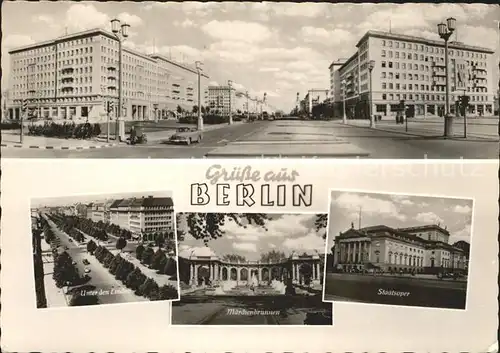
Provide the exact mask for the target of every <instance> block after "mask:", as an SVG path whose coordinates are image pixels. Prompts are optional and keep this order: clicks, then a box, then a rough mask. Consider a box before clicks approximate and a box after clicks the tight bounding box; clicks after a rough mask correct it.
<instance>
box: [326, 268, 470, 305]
mask: <svg viewBox="0 0 500 353" xmlns="http://www.w3.org/2000/svg"><path fill="white" fill-rule="evenodd" d="M384 291H386V292H384ZM387 291H389V292H391V291H396V292H401V293H407V294H406V295H404V296H398V295H393V294H387ZM466 295H467V283H466V282H462V281H457V282H455V281H439V280H430V279H415V278H397V277H384V276H367V275H356V274H338V273H328V274H327V275H326V280H325V300H329V301H336V300H338V301H359V302H365V303H378V304H392V305H405V306H421V307H439V308H453V309H465V304H466Z"/></svg>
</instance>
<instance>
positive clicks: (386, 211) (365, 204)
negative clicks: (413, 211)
mask: <svg viewBox="0 0 500 353" xmlns="http://www.w3.org/2000/svg"><path fill="white" fill-rule="evenodd" d="M332 202H333V204H334V205H336V206H337V207H340V208H342V209H345V210H347V211H351V212H352V211H354V212H359V208H360V207H361V209H362V212H363V213H365V214H368V215H380V216H384V217H387V218H395V219H398V220H400V221H404V220H405V219H406V216H405V215H403V214H401V213H399V208H398V207H397V206H396V204H395V203H394V202H392V201H388V200H382V199H377V198H375V197H371V196H367V195H358V194H351V193H343V194H340V195H339V196H337V197H336V198H335V199H334V200H333V201H332Z"/></svg>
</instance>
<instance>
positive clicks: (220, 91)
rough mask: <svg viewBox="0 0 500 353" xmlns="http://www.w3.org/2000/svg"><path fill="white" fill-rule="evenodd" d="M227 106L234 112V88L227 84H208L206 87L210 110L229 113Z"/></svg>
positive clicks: (223, 113) (224, 114) (224, 113)
mask: <svg viewBox="0 0 500 353" xmlns="http://www.w3.org/2000/svg"><path fill="white" fill-rule="evenodd" d="M229 106H231V111H232V112H235V111H236V109H235V106H236V90H235V89H234V88H232V87H229V86H209V87H208V107H209V108H210V111H211V112H215V113H216V114H217V113H218V114H221V115H223V116H226V115H229Z"/></svg>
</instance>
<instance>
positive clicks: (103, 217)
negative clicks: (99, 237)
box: [87, 202, 111, 223]
mask: <svg viewBox="0 0 500 353" xmlns="http://www.w3.org/2000/svg"><path fill="white" fill-rule="evenodd" d="M110 206H111V203H109V202H100V203H93V204H92V206H91V207H90V208H89V210H88V211H87V217H88V218H90V219H91V220H92V221H94V222H104V223H109V222H110V218H109V217H110V213H109V207H110Z"/></svg>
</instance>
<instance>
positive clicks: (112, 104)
mask: <svg viewBox="0 0 500 353" xmlns="http://www.w3.org/2000/svg"><path fill="white" fill-rule="evenodd" d="M107 104H108V108H107V110H108V113H111V112H112V111H113V109H114V107H115V105H114V103H113V102H112V101H109V102H108V103H107Z"/></svg>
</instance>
